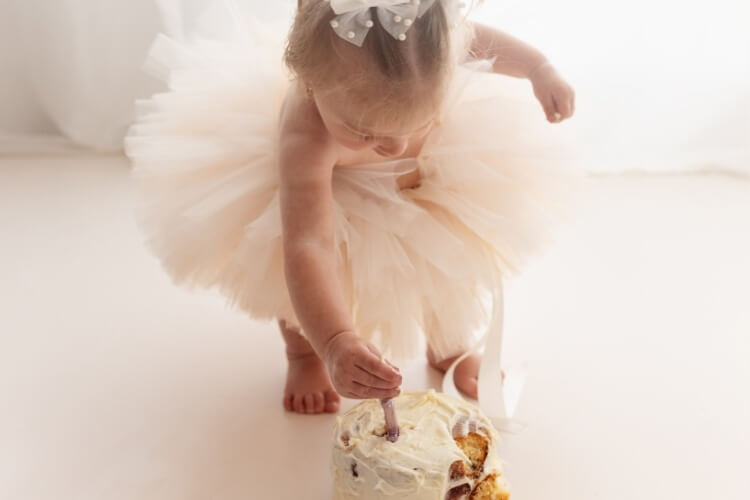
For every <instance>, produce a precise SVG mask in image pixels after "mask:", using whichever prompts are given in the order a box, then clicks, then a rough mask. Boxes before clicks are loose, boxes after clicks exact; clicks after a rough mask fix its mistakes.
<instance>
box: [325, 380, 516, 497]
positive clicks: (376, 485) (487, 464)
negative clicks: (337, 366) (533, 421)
mask: <svg viewBox="0 0 750 500" xmlns="http://www.w3.org/2000/svg"><path fill="white" fill-rule="evenodd" d="M393 402H394V405H395V409H396V414H397V415H398V420H399V424H400V426H399V427H400V429H399V431H400V432H399V439H398V441H396V442H395V443H392V442H389V441H388V440H387V439H386V427H385V426H386V424H385V417H384V413H383V409H382V407H381V404H380V402H379V401H377V400H367V401H364V402H363V403H361V404H359V405H358V406H356V407H355V408H353V409H351V410H350V411H348V412H347V413H345V414H344V415H341V416H340V417H338V419H337V421H336V427H335V434H334V444H333V491H334V493H333V498H334V500H350V499H358V500H371V499H372V500H375V499H378V500H381V499H391V498H393V499H395V498H398V499H401V500H508V499H509V498H510V492H509V490H508V487H507V483H506V482H505V479H504V477H503V473H502V467H501V463H500V461H499V459H498V458H497V455H496V446H497V443H498V440H499V435H498V433H497V431H496V430H495V428H494V427H493V426H492V423H491V422H490V420H489V419H488V418H487V417H486V416H485V415H484V414H482V412H481V411H480V410H479V409H478V408H477V407H475V406H473V405H471V404H469V403H466V402H465V401H462V400H460V399H457V398H454V397H452V396H448V395H446V394H439V393H436V392H435V391H432V390H431V391H426V392H410V393H405V394H402V395H401V396H399V397H397V398H395V399H394V400H393Z"/></svg>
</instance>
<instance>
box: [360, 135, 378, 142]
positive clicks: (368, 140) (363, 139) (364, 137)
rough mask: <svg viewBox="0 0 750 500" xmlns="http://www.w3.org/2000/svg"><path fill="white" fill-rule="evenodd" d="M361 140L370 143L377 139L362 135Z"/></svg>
mask: <svg viewBox="0 0 750 500" xmlns="http://www.w3.org/2000/svg"><path fill="white" fill-rule="evenodd" d="M359 138H360V140H362V141H365V142H370V141H371V140H373V139H375V138H374V137H373V136H371V135H360V136H359Z"/></svg>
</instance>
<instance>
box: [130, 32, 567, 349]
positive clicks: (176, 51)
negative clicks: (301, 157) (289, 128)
mask: <svg viewBox="0 0 750 500" xmlns="http://www.w3.org/2000/svg"><path fill="white" fill-rule="evenodd" d="M285 33H286V30H284V29H283V28H281V29H268V28H267V27H263V26H261V25H260V24H259V23H257V22H254V21H253V20H248V19H242V20H235V22H234V24H233V28H232V29H227V30H224V32H223V34H222V37H221V38H215V39H197V40H193V41H191V42H190V43H179V42H177V41H175V40H172V39H169V38H167V37H164V36H162V37H160V38H159V39H158V40H157V42H156V43H155V45H154V48H153V50H152V54H151V59H150V65H151V68H152V69H154V70H156V72H157V73H159V74H160V75H162V76H164V77H165V78H166V81H167V84H168V90H167V91H166V92H164V93H161V94H158V95H155V96H153V97H152V98H150V99H148V100H145V101H143V102H140V103H139V105H138V119H137V122H136V123H135V125H134V126H133V127H132V129H131V131H130V133H129V136H128V138H127V140H126V151H127V154H128V156H129V157H130V158H131V159H132V161H133V170H132V175H133V178H134V179H135V181H136V182H137V184H138V193H139V195H140V197H141V203H140V209H139V216H138V219H139V222H140V225H141V227H142V228H143V230H144V232H145V234H146V238H147V241H148V245H149V246H150V248H151V250H152V251H153V253H154V254H155V255H156V256H157V257H158V258H159V260H160V261H161V263H162V264H163V266H164V268H165V269H166V271H167V272H168V274H169V275H170V276H171V278H172V279H173V280H174V281H175V282H176V283H178V284H180V285H185V286H194V287H195V286H197V287H204V288H216V289H218V290H220V291H221V292H222V293H223V294H224V295H225V296H226V297H227V298H228V300H229V301H230V302H231V303H232V304H233V305H234V306H236V307H237V308H240V309H241V310H243V311H245V312H247V313H248V314H249V315H250V316H251V317H253V318H255V319H265V320H270V319H276V318H278V319H284V320H286V321H288V322H290V323H295V322H296V321H297V318H296V315H295V312H294V309H293V308H292V305H291V301H290V297H289V293H288V291H287V286H286V281H285V278H284V265H283V261H284V258H283V252H282V226H281V214H280V207H279V167H278V157H279V151H278V144H279V141H278V139H279V138H278V133H279V132H278V131H279V117H280V110H281V107H282V103H283V101H284V98H285V95H286V92H287V90H288V89H289V87H290V83H291V79H290V76H289V73H288V71H287V70H286V69H285V67H284V65H283V62H282V51H283V43H284V41H283V38H282V37H283V35H284V34H285ZM488 67H489V64H488V63H486V62H481V61H479V62H477V61H466V62H465V63H462V64H461V65H460V67H459V69H458V70H457V71H456V73H455V77H454V81H453V84H452V88H451V90H450V92H449V95H448V101H447V102H446V104H445V106H444V108H443V112H442V115H441V116H440V117H439V120H438V124H437V126H436V127H435V128H434V129H433V130H432V132H431V133H430V135H429V136H428V138H427V140H426V143H425V144H424V147H423V148H422V150H421V152H420V154H419V155H418V156H417V157H415V158H411V159H406V160H397V161H390V160H387V159H385V158H384V160H383V161H382V162H378V163H371V164H365V165H358V166H355V167H347V168H335V169H334V174H333V194H334V201H335V214H334V217H335V241H336V249H337V255H336V258H337V265H338V273H339V279H340V282H341V285H342V289H343V290H344V295H345V298H346V300H347V301H348V306H349V308H350V310H351V315H352V318H353V320H354V324H355V326H356V332H357V333H358V334H359V335H361V336H362V337H364V338H365V339H367V340H370V341H372V342H374V343H375V344H376V345H377V346H378V347H379V348H381V349H382V350H383V351H384V352H385V353H387V354H388V355H390V356H392V357H394V358H395V359H403V358H408V357H412V356H414V355H416V354H423V352H420V349H421V348H422V347H423V343H422V341H421V338H425V339H426V341H427V343H428V344H429V345H430V347H431V348H432V349H433V350H434V352H435V354H436V355H437V356H438V357H440V358H445V357H448V356H453V355H456V354H458V353H463V352H465V351H467V350H469V349H471V348H472V347H473V346H474V345H475V344H476V342H477V338H478V337H479V336H480V334H481V331H482V329H483V328H486V327H487V324H488V322H489V320H490V317H491V316H492V308H493V304H492V300H491V299H492V298H493V297H494V298H495V301H497V298H498V293H497V288H498V284H499V283H501V282H502V278H503V277H504V276H506V275H508V274H510V273H513V272H515V271H516V270H518V269H519V268H520V267H521V265H522V264H523V263H524V262H525V261H526V260H527V259H528V257H529V256H531V255H532V254H533V253H534V252H535V251H536V250H537V249H538V248H539V246H540V243H542V242H544V241H545V240H546V239H547V236H548V234H549V231H548V229H549V228H550V226H549V223H550V222H552V221H553V220H554V219H555V216H556V215H557V214H559V213H560V212H561V211H562V210H563V209H564V207H565V201H564V196H562V197H561V195H565V193H566V192H567V188H566V186H567V185H569V180H570V179H571V178H572V177H571V176H570V175H569V173H568V172H566V170H565V169H562V168H560V160H561V158H562V157H563V156H562V155H564V154H565V150H566V146H565V141H564V140H563V138H562V135H560V134H559V133H557V130H554V129H555V128H556V127H554V126H552V125H550V124H548V123H546V122H545V120H544V117H543V112H542V110H541V107H540V106H539V104H538V102H536V100H535V99H534V96H533V92H532V91H531V88H530V86H529V84H528V82H526V81H522V80H518V79H513V78H510V77H503V76H498V75H493V74H490V73H489V72H488V71H487V69H488ZM414 170H418V171H419V174H420V176H421V180H420V183H419V185H418V186H417V187H414V188H409V189H399V187H398V185H397V182H396V179H397V178H398V177H399V176H400V175H403V174H405V173H408V172H412V171H414ZM488 298H489V299H490V300H488Z"/></svg>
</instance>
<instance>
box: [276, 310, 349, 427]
mask: <svg viewBox="0 0 750 500" xmlns="http://www.w3.org/2000/svg"><path fill="white" fill-rule="evenodd" d="M279 328H280V330H281V335H282V336H283V337H284V342H286V356H287V359H288V360H289V368H288V369H287V373H286V387H285V388H284V408H286V410H287V411H293V412H296V413H305V414H318V413H324V412H325V413H336V412H337V411H339V403H340V402H341V398H340V397H339V395H338V393H337V392H336V391H335V390H334V388H333V384H331V379H330V378H329V377H328V370H326V366H325V363H323V360H321V359H320V358H319V357H318V355H317V354H316V353H315V351H314V350H313V348H312V346H311V345H310V343H309V342H308V341H307V340H306V339H305V338H304V337H303V336H302V335H301V334H300V332H299V331H298V330H296V329H294V328H290V327H288V326H287V324H286V323H285V322H283V321H280V322H279Z"/></svg>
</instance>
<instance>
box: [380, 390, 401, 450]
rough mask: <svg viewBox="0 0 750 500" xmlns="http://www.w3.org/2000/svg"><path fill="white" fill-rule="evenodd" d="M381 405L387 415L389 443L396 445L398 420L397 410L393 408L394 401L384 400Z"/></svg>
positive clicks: (386, 426) (386, 433) (386, 429)
mask: <svg viewBox="0 0 750 500" xmlns="http://www.w3.org/2000/svg"><path fill="white" fill-rule="evenodd" d="M380 404H381V405H382V406H383V413H385V436H386V439H387V440H388V441H390V442H391V443H395V442H396V441H398V435H399V430H398V419H397V418H396V408H395V407H394V406H393V400H392V399H382V400H380Z"/></svg>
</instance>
